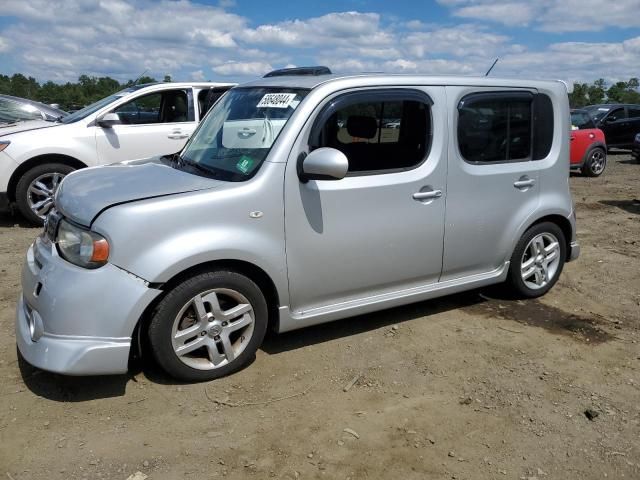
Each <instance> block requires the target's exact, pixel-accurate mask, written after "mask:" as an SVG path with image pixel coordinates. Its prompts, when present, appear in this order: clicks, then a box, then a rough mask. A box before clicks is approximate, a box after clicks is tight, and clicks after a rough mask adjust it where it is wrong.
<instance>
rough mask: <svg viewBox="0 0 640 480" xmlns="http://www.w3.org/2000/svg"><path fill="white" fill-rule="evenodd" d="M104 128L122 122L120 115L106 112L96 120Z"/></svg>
mask: <svg viewBox="0 0 640 480" xmlns="http://www.w3.org/2000/svg"><path fill="white" fill-rule="evenodd" d="M96 123H97V124H98V125H100V126H101V127H102V128H111V127H113V126H114V125H118V124H120V123H121V122H120V116H119V115H118V114H117V113H106V114H104V115H103V116H102V117H100V118H99V119H98V121H97V122H96Z"/></svg>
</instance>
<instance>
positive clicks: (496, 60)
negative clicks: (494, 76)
mask: <svg viewBox="0 0 640 480" xmlns="http://www.w3.org/2000/svg"><path fill="white" fill-rule="evenodd" d="M498 60H500V58H499V57H498V58H496V59H495V61H494V62H493V63H492V64H491V67H490V68H489V70H487V73H485V74H484V76H485V77H488V76H489V74H490V73H491V70H493V67H495V66H496V63H498Z"/></svg>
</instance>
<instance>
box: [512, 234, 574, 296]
mask: <svg viewBox="0 0 640 480" xmlns="http://www.w3.org/2000/svg"><path fill="white" fill-rule="evenodd" d="M566 258H567V245H566V240H565V236H564V233H563V232H562V230H561V229H560V227H558V225H556V224H555V223H551V222H543V223H538V224H537V225H534V226H532V227H531V228H529V229H528V230H527V231H526V232H525V233H524V235H522V238H520V241H519V242H518V244H517V245H516V248H515V250H514V251H513V255H512V256H511V263H510V265H509V277H508V279H507V282H508V285H509V287H510V289H511V291H512V292H513V293H514V294H515V295H516V296H518V297H523V298H536V297H541V296H542V295H544V294H545V293H547V292H548V291H549V290H551V288H552V287H553V286H554V285H555V283H556V282H557V281H558V278H559V277H560V273H562V268H563V267H564V263H565V260H566Z"/></svg>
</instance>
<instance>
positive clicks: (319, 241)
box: [285, 87, 447, 315]
mask: <svg viewBox="0 0 640 480" xmlns="http://www.w3.org/2000/svg"><path fill="white" fill-rule="evenodd" d="M324 105H325V106H324V107H323V108H322V110H321V112H320V113H319V114H318V115H317V116H316V117H315V119H312V121H310V122H309V124H308V126H307V127H306V130H303V132H302V134H301V135H300V136H299V137H298V140H297V142H296V143H295V145H294V148H293V149H292V151H291V156H290V157H289V159H288V163H287V167H286V176H285V227H286V250H287V267H288V275H289V289H290V303H291V310H292V311H293V313H294V315H295V314H299V315H300V314H305V313H309V310H311V311H313V309H316V308H322V307H329V308H330V306H332V305H335V304H337V303H341V302H350V301H357V300H359V299H368V300H367V301H374V297H376V296H377V295H384V294H385V293H387V294H393V292H398V291H399V290H402V289H407V288H411V287H416V286H420V285H427V284H430V283H435V282H437V281H438V278H439V276H440V271H441V267H442V239H443V232H444V211H445V197H446V194H447V189H446V138H447V128H446V111H445V109H444V88H442V87H432V88H425V89H423V90H422V89H421V90H417V89H409V88H396V89H392V88H384V89H376V90H368V91H354V92H348V93H342V94H340V95H337V96H334V97H331V98H329V99H327V100H326V101H325V104H324ZM318 147H331V148H336V149H338V150H341V151H342V152H343V153H345V155H346V156H347V158H348V160H349V172H348V174H347V176H346V177H345V178H343V179H342V180H311V181H309V182H308V183H302V182H301V181H300V180H299V178H298V174H297V162H298V160H299V159H300V158H301V157H302V156H304V154H305V153H307V152H308V151H310V150H311V149H315V148H318Z"/></svg>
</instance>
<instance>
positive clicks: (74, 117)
mask: <svg viewBox="0 0 640 480" xmlns="http://www.w3.org/2000/svg"><path fill="white" fill-rule="evenodd" d="M134 91H135V89H134V88H126V89H124V90H121V91H119V92H118V93H114V94H113V95H109V96H108V97H105V98H103V99H101V100H98V101H97V102H95V103H92V104H91V105H89V106H87V107H84V108H83V109H82V110H78V111H77V112H73V113H72V114H70V115H67V116H66V117H63V118H61V119H60V121H61V122H62V123H73V122H77V121H78V120H82V119H83V118H85V117H87V116H89V115H91V114H92V113H95V112H97V111H98V110H100V109H101V108H102V107H106V106H107V105H109V104H110V103H112V102H115V101H116V100H118V99H119V98H122V97H125V96H127V95H129V94H130V93H131V92H134Z"/></svg>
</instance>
